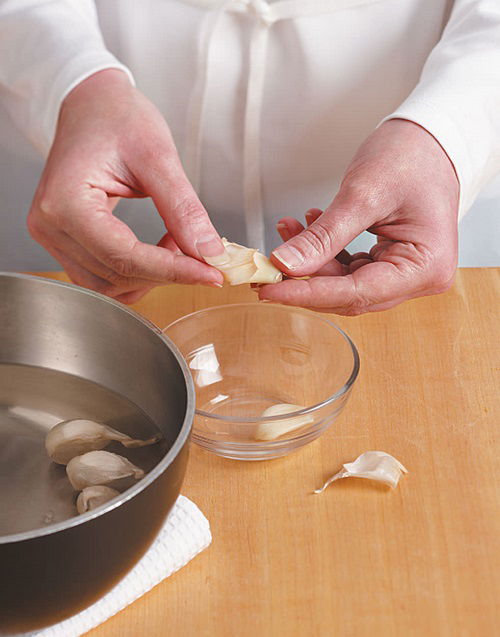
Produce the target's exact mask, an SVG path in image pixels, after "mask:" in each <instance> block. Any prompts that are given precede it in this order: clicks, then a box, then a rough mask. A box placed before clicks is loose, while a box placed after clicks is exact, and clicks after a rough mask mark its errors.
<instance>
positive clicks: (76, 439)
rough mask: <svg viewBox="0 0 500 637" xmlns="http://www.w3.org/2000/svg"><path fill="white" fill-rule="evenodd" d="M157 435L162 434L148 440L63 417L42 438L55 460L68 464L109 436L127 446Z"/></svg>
mask: <svg viewBox="0 0 500 637" xmlns="http://www.w3.org/2000/svg"><path fill="white" fill-rule="evenodd" d="M160 438H161V436H159V435H158V436H153V437H152V438H149V439H148V440H136V439H134V438H131V437H130V436H127V434H124V433H121V431H117V430H116V429H113V428H112V427H108V425H103V424H102V423H100V422H94V421H93V420H86V419H83V418H78V419H75V420H65V421H64V422H60V423H58V424H57V425H56V426H55V427H53V428H52V429H51V430H50V431H49V433H48V434H47V437H46V438H45V448H46V450H47V453H48V454H49V456H50V458H51V459H52V460H53V461H54V462H57V463H58V464H67V463H68V462H69V461H70V460H71V458H74V457H75V456H80V455H82V454H83V453H87V452H88V451H96V450H99V449H103V448H104V447H106V446H107V445H108V444H109V443H110V442H111V441H112V440H116V441H118V442H120V443H121V444H122V445H123V446H124V447H129V448H130V447H145V446H147V445H153V444H155V443H156V442H158V441H159V440H160Z"/></svg>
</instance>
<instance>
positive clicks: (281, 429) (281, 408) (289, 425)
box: [255, 403, 314, 440]
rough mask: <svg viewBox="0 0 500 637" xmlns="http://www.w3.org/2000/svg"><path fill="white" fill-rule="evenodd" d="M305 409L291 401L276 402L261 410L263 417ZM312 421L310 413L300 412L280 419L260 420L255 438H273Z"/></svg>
mask: <svg viewBox="0 0 500 637" xmlns="http://www.w3.org/2000/svg"><path fill="white" fill-rule="evenodd" d="M300 409H305V408H304V407H301V405H293V404H291V403H278V404H276V405H271V407H268V408H267V409H265V410H264V411H263V412H262V416H263V417H264V418H267V417H270V416H281V415H284V414H290V413H291V412H294V411H299V410H300ZM312 422H314V418H313V417H312V416H311V415H310V414H302V415H300V416H292V417H290V418H283V419H281V420H271V421H269V422H262V423H260V424H259V425H258V427H257V431H256V432H255V438H256V440H274V439H275V438H279V437H280V436H283V435H284V434H286V433H289V432H290V431H294V430H295V429H299V428H300V427H303V426H304V425H309V424H310V423H312Z"/></svg>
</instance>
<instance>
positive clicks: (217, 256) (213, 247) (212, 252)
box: [196, 237, 229, 266]
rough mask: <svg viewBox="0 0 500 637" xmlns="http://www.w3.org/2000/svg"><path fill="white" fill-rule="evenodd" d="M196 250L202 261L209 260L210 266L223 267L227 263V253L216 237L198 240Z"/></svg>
mask: <svg viewBox="0 0 500 637" xmlns="http://www.w3.org/2000/svg"><path fill="white" fill-rule="evenodd" d="M196 249H197V250H198V254H199V255H200V257H201V258H202V259H204V258H205V257H208V258H209V259H210V265H215V266H218V265H225V264H226V263H228V262H229V257H228V255H227V252H226V250H225V248H224V246H223V245H222V243H221V241H220V239H218V238H217V237H210V238H202V239H198V241H197V242H196Z"/></svg>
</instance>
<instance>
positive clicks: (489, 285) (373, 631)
mask: <svg viewBox="0 0 500 637" xmlns="http://www.w3.org/2000/svg"><path fill="white" fill-rule="evenodd" d="M499 275H500V271H499V270H496V269H470V270H464V269H462V270H460V271H459V273H458V276H457V280H456V283H455V285H454V287H453V288H452V290H451V291H449V292H448V293H447V294H445V295H441V296H437V297H427V298H422V299H418V300H415V301H412V302H408V303H406V304H404V305H402V306H399V307H397V308H394V309H393V310H390V311H388V312H383V313H378V314H371V315H366V316H361V317H357V318H353V319H349V318H341V317H335V318H334V320H335V321H336V322H337V323H338V324H339V325H340V326H341V327H342V328H344V329H345V330H346V331H347V332H348V333H349V334H350V336H351V337H352V338H353V340H354V342H355V343H356V344H357V346H358V349H359V351H360V356H361V373H360V377H359V380H358V383H357V386H356V387H355V390H354V393H353V396H352V398H351V400H350V403H349V404H348V405H347V408H346V409H345V411H344V413H343V414H342V416H341V417H340V419H339V421H338V422H337V423H335V424H334V425H333V427H332V428H331V429H330V430H329V431H328V432H326V433H325V434H324V435H323V436H322V437H321V438H320V439H319V440H317V441H315V442H314V443H312V444H311V445H309V446H308V447H305V448H304V449H303V450H301V451H299V452H297V453H295V454H292V455H290V456H288V457H286V458H284V459H281V460H273V461H270V462H266V463H243V462H236V461H229V460H223V459H220V458H218V457H216V456H213V455H211V454H209V453H207V452H206V451H203V450H201V449H199V448H197V447H195V446H192V449H191V458H190V463H189V468H188V473H187V476H186V481H185V484H184V488H183V493H184V494H185V495H186V496H188V497H189V498H191V499H192V500H194V501H195V502H196V503H197V504H198V505H199V506H200V508H201V509H202V511H203V512H204V513H205V515H206V516H207V517H208V519H209V520H210V522H211V526H212V533H213V538H214V539H213V543H212V545H211V547H210V548H209V549H208V550H206V551H205V552H204V553H203V554H201V555H200V556H198V557H197V558H195V560H193V561H192V562H191V563H190V564H188V565H187V566H186V567H185V568H183V569H182V570H181V571H180V572H178V573H176V574H175V575H174V576H172V577H170V578H169V579H168V580H167V581H165V582H163V583H162V584H161V585H159V586H158V587H157V588H155V589H154V590H153V591H151V592H150V593H149V594H147V595H146V596H144V597H143V598H142V599H140V600H138V601H137V602H135V603H134V604H133V605H132V606H130V607H129V608H127V609H125V610H124V611H122V612H121V613H119V614H118V615H117V616H116V617H114V618H112V619H110V620H109V621H108V622H106V623H105V624H104V625H102V626H101V627H99V628H97V629H95V630H93V631H91V633H89V635H90V636H91V637H116V636H117V635H119V636H120V637H137V636H138V635H148V637H160V636H161V637H163V636H169V635H182V636H185V635H187V636H191V635H196V636H207V637H213V636H221V637H225V636H228V637H229V636H233V635H238V636H242V637H245V636H247V635H248V636H250V635H252V636H253V635H259V637H267V636H273V637H274V636H281V635H287V637H295V636H297V637H299V636H300V637H304V636H306V637H314V636H320V637H323V636H337V635H338V636H341V637H365V636H371V637H373V636H375V637H378V636H380V637H382V636H383V637H392V636H394V637H402V636H405V637H411V636H415V637H417V636H418V637H421V636H425V637H429V636H431V637H432V636H436V637H461V636H464V637H469V636H471V637H472V636H474V637H483V636H484V637H486V636H489V635H493V634H497V633H498V626H499V625H500V622H499V600H500V584H499V573H500V559H499V558H500V546H499V538H500V515H499V504H500V497H499V481H498V473H499V469H498V467H499V465H500V462H499V453H500V446H499V443H498V433H497V431H498V425H499V415H500V410H499V403H498V393H499V392H498V389H499V380H498V379H499V371H500V349H499V342H500V339H499V329H498V324H499V317H498V309H499V299H500V276H499ZM60 276H62V275H60ZM60 276H59V277H58V278H60ZM252 299H255V296H254V294H253V293H252V292H250V291H249V290H248V289H247V288H245V287H241V288H232V289H223V290H220V291H219V290H212V289H205V288H194V287H193V288H189V287H178V286H171V287H165V288H161V289H157V290H154V291H153V292H152V293H150V294H149V295H148V296H147V297H146V298H145V299H144V300H142V301H141V302H139V303H138V304H137V305H136V306H135V307H136V309H137V310H138V311H139V312H141V313H142V314H144V315H145V316H147V317H148V318H149V319H151V320H152V321H153V322H154V323H156V324H157V325H159V326H160V327H164V326H166V325H167V324H168V323H170V322H171V321H172V320H174V319H175V318H177V317H179V316H181V315H184V314H186V313H188V312H191V311H193V310H196V309H200V308H202V307H207V306H210V305H214V304H224V303H232V302H239V301H246V300H252ZM370 449H378V450H383V451H387V452H389V453H391V454H393V455H395V456H396V457H397V458H398V459H399V460H401V461H402V462H403V464H405V465H406V466H407V467H408V469H409V471H410V473H409V475H408V476H407V477H405V478H403V479H402V480H401V482H400V486H399V487H398V489H396V490H395V491H390V490H388V489H387V488H385V487H383V486H379V485H377V484H374V483H371V482H369V481H366V480H365V481H362V480H344V481H341V482H338V483H335V484H334V485H332V486H331V487H330V488H329V489H328V490H327V491H325V492H324V493H323V494H322V495H312V494H311V492H312V490H313V489H314V488H317V487H318V486H320V485H321V484H322V483H323V481H324V479H325V478H326V477H328V476H329V475H330V474H332V473H333V472H335V471H337V470H338V469H339V468H340V466H341V464H342V463H343V462H346V461H350V460H353V459H354V458H355V457H356V456H358V455H359V454H360V453H362V452H363V451H367V450H370Z"/></svg>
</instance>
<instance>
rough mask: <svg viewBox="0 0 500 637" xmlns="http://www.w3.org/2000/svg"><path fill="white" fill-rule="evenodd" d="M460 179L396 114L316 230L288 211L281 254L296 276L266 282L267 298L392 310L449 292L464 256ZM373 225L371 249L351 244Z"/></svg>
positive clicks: (329, 308) (312, 218)
mask: <svg viewBox="0 0 500 637" xmlns="http://www.w3.org/2000/svg"><path fill="white" fill-rule="evenodd" d="M458 198H459V184H458V179H457V177H456V174H455V171H454V168H453V165H452V164H451V162H450V160H449V158H448V156H447V155H446V153H445V152H444V151H443V149H442V147H441V146H440V145H439V144H438V143H437V141H436V140H435V139H434V137H432V136H431V135H430V134H429V133H428V132H427V131H425V130H424V129H423V128H421V127H420V126H418V125H416V124H413V123H412V122H409V121H404V120H389V121H387V122H385V123H384V124H382V126H380V127H379V128H378V129H377V130H376V131H375V132H374V133H372V135H371V136H370V137H369V138H368V139H367V140H366V141H365V142H364V144H363V145H362V146H361V148H360V149H359V151H358V152H357V154H356V156H355V158H354V160H353V161H352V163H351V164H350V166H349V168H348V170H347V172H346V175H345V177H344V180H343V182H342V185H341V187H340V190H339V192H338V194H337V196H336V197H335V199H334V201H333V202H332V204H331V205H330V206H329V207H328V208H327V209H326V210H325V211H324V212H322V211H321V210H318V209H312V210H310V211H309V212H308V213H307V214H306V221H307V224H308V227H306V228H304V227H303V226H302V224H301V223H299V222H298V221H297V220H296V219H293V218H290V217H286V218H284V219H281V220H280V222H279V224H278V231H279V232H280V235H281V238H282V239H283V240H284V241H286V243H285V244H284V245H282V246H280V247H279V248H278V249H277V250H275V251H274V252H273V253H272V257H271V258H272V260H273V261H274V263H275V264H276V265H277V266H278V267H279V268H280V269H281V270H282V271H283V272H285V273H286V274H288V275H290V276H292V277H302V276H305V275H312V276H311V278H310V279H307V280H293V279H287V280H285V281H283V282H281V283H276V284H273V285H266V286H263V287H261V288H260V290H259V298H260V299H261V300H263V299H269V300H272V301H275V302H278V303H283V304H287V305H299V306H303V307H308V308H311V309H314V310H320V311H325V312H335V313H337V314H346V315H357V314H361V313H363V312H370V311H377V310H385V309H388V308H390V307H392V306H393V305H397V304H398V303H401V302H402V301H405V300H407V299H411V298H414V297H418V296H424V295H427V294H437V293H439V292H443V291H445V290H446V289H448V288H449V287H450V285H451V283H452V281H453V277H454V273H455V268H456V263H457V215H458V212H457V211H458ZM363 230H368V231H369V232H371V233H373V234H375V235H377V243H376V244H375V245H374V246H373V247H372V249H371V250H370V252H369V253H358V254H355V255H352V256H351V255H349V254H348V253H347V252H346V250H344V248H345V247H346V246H347V244H348V243H349V242H350V241H352V240H353V239H354V238H355V237H356V236H358V235H359V234H360V233H361V232H362V231H363Z"/></svg>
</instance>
